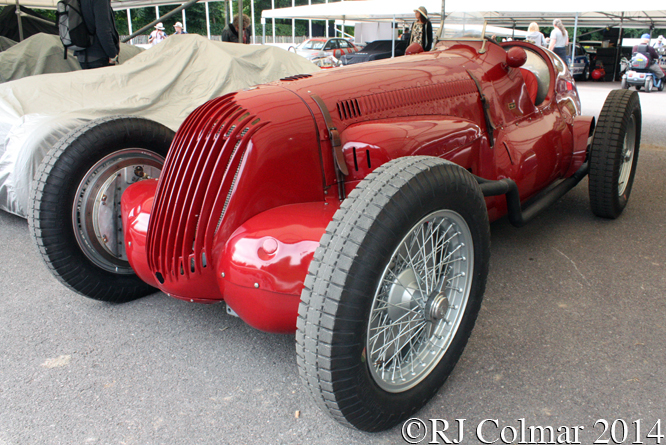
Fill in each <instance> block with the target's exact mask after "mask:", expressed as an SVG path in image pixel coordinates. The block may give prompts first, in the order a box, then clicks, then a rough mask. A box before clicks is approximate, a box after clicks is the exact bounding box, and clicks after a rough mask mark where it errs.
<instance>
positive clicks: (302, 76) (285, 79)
mask: <svg viewBox="0 0 666 445" xmlns="http://www.w3.org/2000/svg"><path fill="white" fill-rule="evenodd" d="M308 77H312V74H296V75H295V76H289V77H283V78H282V79H280V80H281V81H283V82H293V81H295V80H300V79H307V78H308Z"/></svg>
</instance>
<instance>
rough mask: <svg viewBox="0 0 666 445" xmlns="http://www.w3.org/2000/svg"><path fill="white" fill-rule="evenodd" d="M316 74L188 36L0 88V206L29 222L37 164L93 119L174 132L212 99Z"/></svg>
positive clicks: (298, 62) (272, 56)
mask: <svg viewBox="0 0 666 445" xmlns="http://www.w3.org/2000/svg"><path fill="white" fill-rule="evenodd" d="M318 70H319V68H317V67H316V66H315V65H313V64H312V63H310V62H308V61H307V60H305V59H304V58H302V57H300V56H297V55H296V54H293V53H289V52H287V51H285V50H283V49H280V48H275V47H271V46H260V45H258V46H255V45H239V44H235V43H224V42H214V41H209V40H208V39H206V38H205V37H201V36H198V35H192V34H190V35H182V36H180V35H179V36H172V37H169V38H167V39H166V40H165V41H164V42H162V43H160V44H158V45H155V46H154V47H152V48H150V49H148V50H146V51H144V52H142V53H141V54H139V55H137V56H135V57H133V58H132V59H130V60H128V61H127V62H126V63H124V64H122V65H120V66H114V67H108V68H98V69H94V70H78V71H73V72H69V73H58V74H43V75H38V76H31V77H26V78H23V79H19V80H15V81H12V82H7V83H4V84H0V208H2V209H4V210H6V211H8V212H11V213H14V214H16V215H19V216H22V217H26V216H27V208H28V197H29V190H30V183H31V180H32V178H33V176H34V174H35V171H36V170H37V167H38V166H39V163H40V162H41V160H42V158H43V157H44V155H45V154H46V153H47V152H48V150H49V149H51V148H52V147H53V145H54V144H55V143H56V142H57V141H58V140H59V139H60V138H62V137H63V136H65V135H67V134H68V133H69V132H71V131H72V130H74V129H75V128H77V127H78V126H80V125H81V124H83V123H85V122H87V121H89V120H91V119H95V118H98V117H104V116H113V115H133V116H141V117H145V118H148V119H152V120H155V121H157V122H160V123H162V124H164V125H166V126H167V127H169V128H171V129H173V130H177V129H178V126H179V125H180V123H181V122H183V120H185V117H187V115H188V114H189V113H190V112H192V110H194V108H196V107H197V106H198V105H201V104H202V103H204V102H206V101H207V100H209V99H212V98H215V97H218V96H220V95H223V94H225V93H228V92H232V91H237V90H239V89H242V88H246V87H250V86H253V85H256V84H260V83H267V82H271V81H273V80H278V79H280V78H282V77H286V76H292V75H295V74H302V73H311V72H314V71H318Z"/></svg>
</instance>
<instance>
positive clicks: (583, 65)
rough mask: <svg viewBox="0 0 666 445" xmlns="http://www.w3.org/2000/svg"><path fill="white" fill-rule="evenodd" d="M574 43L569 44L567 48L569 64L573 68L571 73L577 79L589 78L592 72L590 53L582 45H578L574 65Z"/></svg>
mask: <svg viewBox="0 0 666 445" xmlns="http://www.w3.org/2000/svg"><path fill="white" fill-rule="evenodd" d="M572 46H573V44H569V48H568V49H567V60H566V62H567V66H569V68H571V73H572V74H573V76H574V79H576V80H589V79H590V73H591V72H592V70H591V68H590V67H591V66H592V63H591V61H590V55H589V54H588V53H587V51H586V50H585V49H584V48H583V47H582V46H580V45H576V54H575V56H574V63H573V66H572V65H571V48H572Z"/></svg>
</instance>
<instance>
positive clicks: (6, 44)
mask: <svg viewBox="0 0 666 445" xmlns="http://www.w3.org/2000/svg"><path fill="white" fill-rule="evenodd" d="M14 45H16V42H15V41H13V40H12V39H10V38H8V37H3V36H0V51H4V50H6V49H9V48H11V47H12V46H14Z"/></svg>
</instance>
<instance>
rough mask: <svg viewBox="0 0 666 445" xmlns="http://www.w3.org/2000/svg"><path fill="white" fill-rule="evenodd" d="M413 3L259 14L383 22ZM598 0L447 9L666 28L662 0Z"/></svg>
mask: <svg viewBox="0 0 666 445" xmlns="http://www.w3.org/2000/svg"><path fill="white" fill-rule="evenodd" d="M414 5H416V3H410V2H405V1H404V0H367V1H344V2H334V3H328V4H318V5H307V6H297V7H293V8H280V9H272V10H264V11H263V12H262V14H261V15H262V17H264V18H266V19H271V18H275V19H291V18H295V19H304V20H308V19H310V20H353V21H376V20H382V21H383V20H393V19H394V18H395V19H396V20H408V21H413V20H414V7H415V6H414ZM421 5H422V6H425V7H426V8H427V10H428V16H429V18H430V19H431V20H432V21H434V22H438V21H439V16H440V12H441V8H442V2H441V1H440V0H420V1H419V2H418V6H421ZM599 5H600V4H599V3H598V2H591V1H586V2H581V1H580V0H560V1H558V2H542V3H538V4H537V3H534V2H533V1H529V2H528V1H525V0H520V1H514V2H512V3H510V4H506V6H503V7H499V4H498V2H497V1H496V0H492V1H491V0H471V1H470V0H446V3H445V7H446V8H445V13H446V14H447V15H448V14H450V13H452V12H456V11H461V12H462V11H464V12H480V13H482V14H483V16H484V17H486V19H487V20H488V22H489V23H492V24H495V25H500V26H513V25H515V26H519V27H527V25H529V23H530V22H533V21H534V22H537V23H539V24H540V25H541V26H550V25H551V23H552V21H553V19H554V18H561V19H562V21H564V22H565V24H566V25H567V26H572V25H573V23H574V21H575V19H576V17H578V25H579V26H585V27H604V26H608V25H619V24H620V22H622V23H623V26H624V27H632V28H650V27H653V28H666V10H659V9H658V8H660V7H663V6H664V4H663V3H662V2H657V1H655V0H646V1H642V2H636V3H633V4H632V3H629V2H627V1H626V0H623V1H619V0H606V1H604V2H603V4H602V5H603V8H605V10H604V11H600V10H599ZM498 7H499V8H498ZM639 8H640V9H639ZM537 9H538V11H537Z"/></svg>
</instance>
